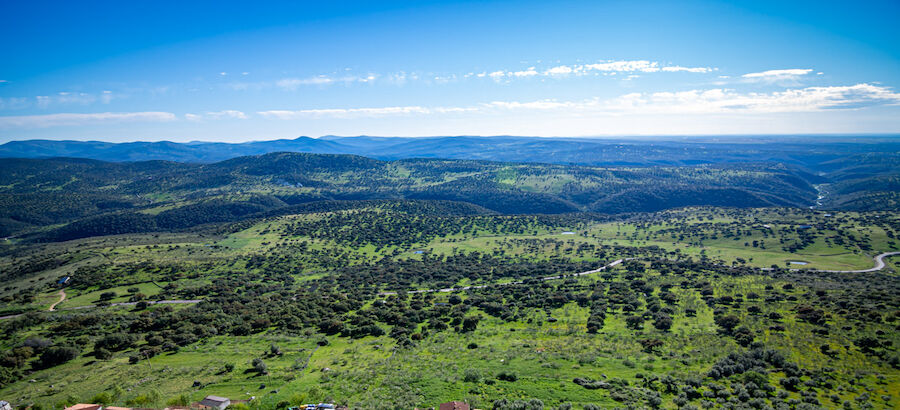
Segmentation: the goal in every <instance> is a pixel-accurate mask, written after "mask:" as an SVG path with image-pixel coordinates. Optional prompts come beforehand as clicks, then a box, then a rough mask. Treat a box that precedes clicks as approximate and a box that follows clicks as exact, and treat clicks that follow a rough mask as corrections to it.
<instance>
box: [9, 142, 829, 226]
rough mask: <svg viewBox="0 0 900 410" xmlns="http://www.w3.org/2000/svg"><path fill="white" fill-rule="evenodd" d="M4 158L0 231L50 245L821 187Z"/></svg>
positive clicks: (722, 173) (787, 175) (449, 168)
mask: <svg viewBox="0 0 900 410" xmlns="http://www.w3.org/2000/svg"><path fill="white" fill-rule="evenodd" d="M0 162H2V167H0V215H2V218H0V233H2V234H4V235H6V236H8V235H18V234H23V233H28V232H38V231H47V228H49V227H51V226H53V225H60V224H62V225H63V226H57V227H53V228H52V229H51V230H50V231H49V232H45V233H43V234H41V238H42V239H44V240H63V239H74V238H79V237H87V236H96V235H108V234H117V233H132V232H148V231H155V230H161V231H165V230H178V229H185V228H190V227H193V226H197V225H202V224H208V223H215V222H233V221H237V220H241V219H246V218H252V217H257V216H261V215H265V214H266V213H267V212H274V211H276V210H277V209H279V208H284V207H289V206H295V205H299V204H305V203H313V202H317V201H329V200H382V199H404V198H405V199H415V200H442V201H454V202H465V203H468V204H471V205H473V206H476V207H479V208H483V209H485V210H488V211H491V212H496V213H502V214H559V213H571V212H584V211H591V212H601V213H608V214H619V213H624V212H644V211H656V210H661V209H668V208H673V207H681V206H693V205H717V206H795V207H803V206H809V205H811V204H812V203H813V201H814V200H815V195H816V191H815V189H814V188H813V184H815V183H818V182H821V178H820V177H817V176H815V175H812V174H809V173H808V172H805V171H803V170H800V169H796V168H792V167H789V166H785V165H779V164H743V165H699V166H670V167H650V168H646V167H588V166H570V165H552V164H522V163H501V162H487V161H471V160H438V159H408V160H397V161H380V160H376V159H371V158H365V157H359V156H352V155H329V154H301V153H274V154H266V155H261V156H250V157H239V158H234V159H229V160H226V161H222V162H218V163H213V164H183V163H174V162H163V161H151V162H133V163H132V162H124V163H110V162H101V161H94V160H84V159H61V158H58V159H46V160H34V159H5V160H2V161H0Z"/></svg>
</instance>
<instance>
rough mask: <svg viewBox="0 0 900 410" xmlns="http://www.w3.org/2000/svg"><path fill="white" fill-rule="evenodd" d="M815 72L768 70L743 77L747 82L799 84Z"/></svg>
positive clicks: (799, 69) (793, 69)
mask: <svg viewBox="0 0 900 410" xmlns="http://www.w3.org/2000/svg"><path fill="white" fill-rule="evenodd" d="M812 71H813V70H812V69H811V68H789V69H785V70H768V71H761V72H758V73H747V74H744V75H742V76H741V78H743V79H744V81H747V82H761V83H770V84H772V83H781V84H797V82H798V80H800V77H803V76H805V75H807V74H809V73H811V72H812Z"/></svg>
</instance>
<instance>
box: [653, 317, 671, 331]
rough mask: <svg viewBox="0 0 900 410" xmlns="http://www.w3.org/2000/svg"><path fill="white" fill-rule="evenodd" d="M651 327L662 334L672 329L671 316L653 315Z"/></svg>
mask: <svg viewBox="0 0 900 410" xmlns="http://www.w3.org/2000/svg"><path fill="white" fill-rule="evenodd" d="M653 327H655V328H657V329H659V330H662V331H663V332H666V331H668V330H669V329H671V328H672V316H669V315H668V314H665V313H662V312H658V313H656V314H655V315H653Z"/></svg>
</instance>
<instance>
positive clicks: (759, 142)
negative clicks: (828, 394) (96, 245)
mask: <svg viewBox="0 0 900 410" xmlns="http://www.w3.org/2000/svg"><path fill="white" fill-rule="evenodd" d="M283 151H284V152H306V153H318V154H354V155H362V156H366V157H370V158H377V159H381V160H394V159H405V158H446V159H478V160H489V161H504V162H542V163H555V164H581V165H615V166H623V165H624V166H628V165H635V166H654V165H698V164H715V163H745V162H779V163H785V164H791V165H798V166H802V167H805V168H807V169H810V170H813V171H816V172H819V171H821V172H830V171H832V169H831V168H833V167H832V166H830V165H829V162H832V161H840V160H842V159H844V158H846V157H848V156H852V155H880V154H884V153H897V152H900V138H898V137H890V136H882V137H849V136H847V137H830V136H762V137H754V136H748V137H732V136H729V137H680V138H677V137H671V138H667V139H606V138H537V137H516V136H493V137H472V136H456V137H418V138H409V137H369V136H357V137H336V136H326V137H321V138H309V137H299V138H296V139H280V140H272V141H255V142H245V143H222V142H189V143H176V142H168V141H162V142H127V143H110V142H99V141H51V140H28V141H12V142H8V143H6V144H3V145H0V157H5V158H51V157H73V158H90V159H97V160H103V161H113V162H122V161H146V160H166V161H176V162H191V163H212V162H218V161H222V160H226V159H230V158H235V157H241V156H247V155H261V154H267V153H272V152H283Z"/></svg>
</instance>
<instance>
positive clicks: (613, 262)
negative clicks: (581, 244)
mask: <svg viewBox="0 0 900 410" xmlns="http://www.w3.org/2000/svg"><path fill="white" fill-rule="evenodd" d="M631 259H632V258H627V259H616V260H614V261H612V262H610V263H608V264H606V265H604V266H601V267H599V268H597V269H593V270H589V271H584V272H578V273H573V274H571V275H570V276H584V275H590V274H592V273H597V272H601V271H604V270H606V268H611V267H613V266H616V265H618V264H620V263H622V262H624V261H626V260H631ZM566 276H567V275H556V276H547V277H543V278H540V280H553V279H562V278H564V277H566ZM522 283H524V281H521V280H517V281H513V282H505V283H491V284H487V285H474V286H462V287H458V288H443V289H420V290H411V291H408V292H406V293H435V292H443V293H447V292H457V291H460V290H469V289H482V288H487V287H490V286H509V285H519V284H522ZM396 294H397V292H381V293H379V295H380V296H389V295H396Z"/></svg>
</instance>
